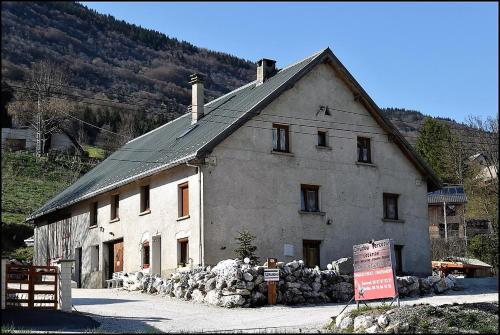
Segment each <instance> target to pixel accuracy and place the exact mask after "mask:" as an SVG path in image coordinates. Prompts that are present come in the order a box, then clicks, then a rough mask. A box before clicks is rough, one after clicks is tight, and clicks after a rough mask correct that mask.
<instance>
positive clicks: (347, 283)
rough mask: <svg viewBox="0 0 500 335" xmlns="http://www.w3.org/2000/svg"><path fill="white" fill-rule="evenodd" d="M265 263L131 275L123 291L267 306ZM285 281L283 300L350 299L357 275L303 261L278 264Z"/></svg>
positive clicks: (227, 262)
mask: <svg viewBox="0 0 500 335" xmlns="http://www.w3.org/2000/svg"><path fill="white" fill-rule="evenodd" d="M264 268H265V267H264V266H253V267H250V266H247V265H245V264H241V262H240V261H239V260H232V259H228V260H224V261H221V262H219V263H218V264H217V265H216V266H215V267H213V268H211V267H210V266H208V267H205V268H201V267H198V268H194V269H192V270H187V271H178V272H174V273H173V274H172V275H171V277H170V278H169V279H164V278H161V277H159V276H152V275H149V274H143V273H142V272H134V273H126V274H125V275H124V276H123V277H122V279H123V289H125V290H129V291H136V290H140V291H142V292H146V293H151V294H160V295H164V296H165V295H168V296H171V297H176V298H179V299H184V300H193V301H195V302H200V303H201V302H203V303H208V304H212V305H217V306H222V307H237V306H242V307H251V306H260V305H264V304H267V283H266V282H265V281H264ZM278 269H279V272H280V281H279V283H278V285H277V303H278V304H287V305H293V304H303V303H326V302H344V301H348V300H349V299H350V298H351V297H352V295H353V292H354V291H353V279H352V277H350V276H347V275H337V274H336V273H335V272H334V271H332V270H323V271H321V270H319V269H317V268H316V269H309V268H306V267H305V266H304V264H303V262H302V261H293V262H290V263H287V264H284V263H283V262H278Z"/></svg>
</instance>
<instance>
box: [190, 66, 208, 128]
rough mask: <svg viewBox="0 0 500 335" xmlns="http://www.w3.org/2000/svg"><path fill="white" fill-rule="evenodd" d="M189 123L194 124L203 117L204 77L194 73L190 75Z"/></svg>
mask: <svg viewBox="0 0 500 335" xmlns="http://www.w3.org/2000/svg"><path fill="white" fill-rule="evenodd" d="M190 78H191V80H190V81H189V82H190V83H191V85H193V86H192V88H191V116H192V119H191V124H195V123H196V122H198V120H199V119H201V118H202V117H203V105H204V104H205V94H204V89H203V81H204V77H203V76H202V75H201V74H199V73H195V74H192V75H191V77H190Z"/></svg>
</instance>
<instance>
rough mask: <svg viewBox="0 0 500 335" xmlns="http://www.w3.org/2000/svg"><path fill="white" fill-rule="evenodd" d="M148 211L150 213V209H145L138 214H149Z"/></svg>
mask: <svg viewBox="0 0 500 335" xmlns="http://www.w3.org/2000/svg"><path fill="white" fill-rule="evenodd" d="M150 213H151V210H150V209H146V210H145V211H144V212H140V213H139V216H143V215H147V214H150Z"/></svg>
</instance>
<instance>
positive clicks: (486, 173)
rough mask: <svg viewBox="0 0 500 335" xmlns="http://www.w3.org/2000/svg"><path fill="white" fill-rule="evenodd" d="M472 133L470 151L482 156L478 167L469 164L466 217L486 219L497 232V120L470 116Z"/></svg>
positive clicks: (469, 121) (469, 124) (469, 138)
mask: <svg viewBox="0 0 500 335" xmlns="http://www.w3.org/2000/svg"><path fill="white" fill-rule="evenodd" d="M467 123H468V126H469V127H470V129H471V134H470V136H468V138H467V140H468V141H469V142H470V143H472V144H471V146H472V148H471V149H472V151H473V152H474V153H475V154H476V155H477V154H480V155H481V160H480V162H479V163H478V164H471V165H470V167H469V169H470V170H471V171H472V172H473V173H472V178H469V179H468V180H466V182H465V185H466V187H467V193H468V203H467V216H468V217H469V218H477V217H479V218H486V219H488V220H489V221H490V222H491V225H492V228H493V232H494V233H495V234H496V233H498V117H497V118H492V117H488V118H486V119H482V118H481V117H478V116H469V118H468V122H467Z"/></svg>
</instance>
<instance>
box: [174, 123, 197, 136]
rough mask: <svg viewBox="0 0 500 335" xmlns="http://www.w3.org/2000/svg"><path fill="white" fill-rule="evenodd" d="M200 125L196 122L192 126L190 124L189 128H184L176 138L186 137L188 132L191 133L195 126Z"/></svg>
mask: <svg viewBox="0 0 500 335" xmlns="http://www.w3.org/2000/svg"><path fill="white" fill-rule="evenodd" d="M196 127H198V125H197V124H194V125H192V126H190V127H189V128H188V129H186V130H184V131H183V132H182V133H181V134H180V135H179V136H177V138H176V139H179V138H181V137H184V136H186V135H187V134H189V133H190V132H191V131H192V130H193V129H194V128H196Z"/></svg>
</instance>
